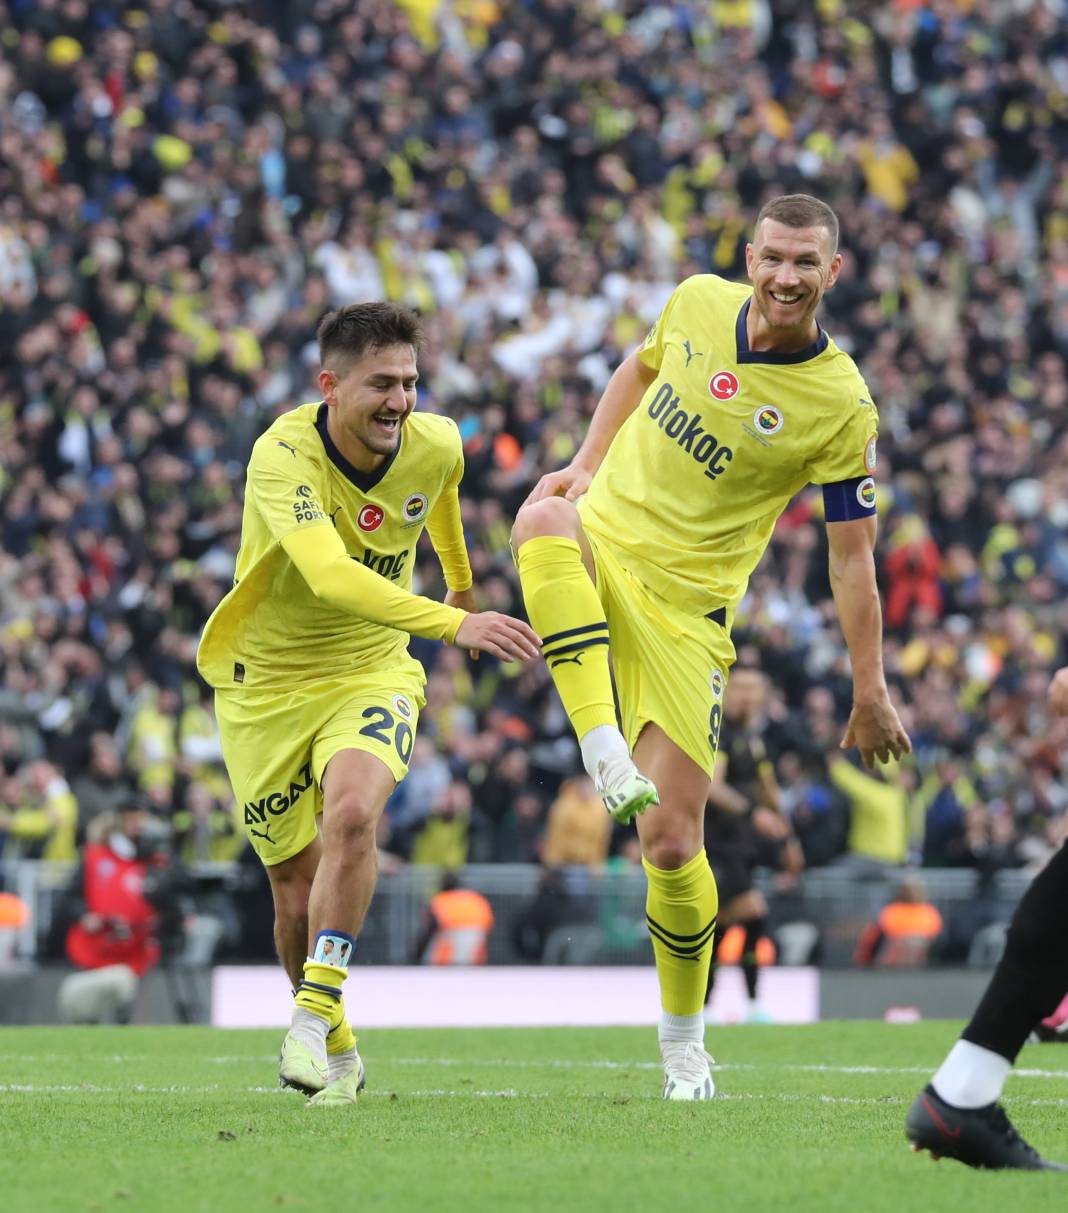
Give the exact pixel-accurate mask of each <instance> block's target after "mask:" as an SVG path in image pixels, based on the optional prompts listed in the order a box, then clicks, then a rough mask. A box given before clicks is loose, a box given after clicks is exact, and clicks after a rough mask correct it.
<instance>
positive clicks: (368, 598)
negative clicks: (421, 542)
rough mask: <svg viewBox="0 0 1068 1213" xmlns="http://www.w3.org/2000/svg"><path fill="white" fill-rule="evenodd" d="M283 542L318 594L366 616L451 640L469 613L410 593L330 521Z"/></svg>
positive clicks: (404, 629)
mask: <svg viewBox="0 0 1068 1213" xmlns="http://www.w3.org/2000/svg"><path fill="white" fill-rule="evenodd" d="M282 547H283V548H285V551H286V555H287V556H288V557H289V558H290V560H292V561H293V563H294V564H295V565H296V567H297V571H298V572H299V573H300V575H301V576H302V577H303V578H304V580H305V581H306V582H307V583H308V585H309V587H310V588H311V591H312V593H313V594H314V595H315V596H316V598H319V599H322V601H323V602H328V603H329V604H330V605H331V606H335V607H338V608H339V609H340V610H343V611H350V612H351V613H352V614H353V615H358V616H359V617H360V618H361V619H369V620H370V621H371V622H372V623H381V624H384V625H385V626H386V627H389V628H396V629H397V630H398V631H401V632H408V633H409V635H412V636H424V637H426V638H427V639H428V640H444V641H445V642H446V643H448V644H452V643H453V641H454V640H455V639H456V634H457V631H458V630H459V628H460V625H461V624H462V623H463V621H464V619H465V618H466V615H465V614H464V612H463V611H462V610H459V609H457V608H456V607H452V606H448V605H446V604H445V603H443V602H434V601H433V599H430V598H423V597H421V596H420V595H418V594H410V593H409V592H408V591H407V590H404V589H402V588H401V587H400V586H399V585H394V583H393V582H392V581H387V580H386V579H385V577H380V576H379V575H378V574H377V573H375V572H374V571H373V570H371V569H369V568H368V567H367V566H366V565H364V564H362V563H361V562H360V561H359V560H353V559H352V557H351V556H350V555H349V554H348V552H347V551H346V550H345V544H344V543H343V542H342V540H341V536H340V535H339V534H338V533H337V531H335V530H334V528H333V527H332V526H331V525H330V524H329V523H326V524H325V525H319V526H311V527H307V528H306V529H302V530H299V531H292V532H290V534H288V535H286V536H285V537H284V538H283V539H282Z"/></svg>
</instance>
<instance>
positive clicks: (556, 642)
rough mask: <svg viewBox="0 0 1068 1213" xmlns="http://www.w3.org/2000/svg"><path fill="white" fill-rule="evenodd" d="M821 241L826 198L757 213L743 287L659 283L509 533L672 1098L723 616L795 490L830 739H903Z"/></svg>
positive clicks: (724, 670)
mask: <svg viewBox="0 0 1068 1213" xmlns="http://www.w3.org/2000/svg"><path fill="white" fill-rule="evenodd" d="M837 249H838V220H837V218H836V216H835V214H834V212H833V211H832V210H831V209H830V208H829V207H828V206H826V205H825V204H824V203H823V202H820V201H819V200H818V199H815V198H811V197H809V196H807V195H798V194H795V195H788V196H785V197H780V198H776V199H774V200H773V201H771V202H770V203H768V205H766V206H765V207H764V208H763V210H762V211H761V213H760V215H759V217H758V219H757V224H756V229H755V231H754V235H753V241H752V243H751V244H749V245H748V246H747V248H746V263H747V265H748V269H749V278H750V284H749V285H738V284H735V283H731V282H726V281H724V280H723V279H721V278H717V277H715V276H714V275H711V274H702V275H697V276H695V277H693V278H689V279H687V280H686V281H685V282H683V283H682V284H681V285H680V286H679V287H677V288H676V290H675V292H674V293H673V294H672V296H671V298H670V299H669V300H668V302H667V304H666V306H665V307H664V310H663V312H662V313H661V315H660V318H659V320H658V321H657V323H656V325H655V326H654V327H653V330H652V332H651V333H650V334H649V336H648V338H647V339H646V341H645V343H644V344H643V345H642V347H641V348H640V349H639V350H637V351H636V352H635V353H633V354H631V355H630V357H628V358H626V359H625V360H624V361H623V363H622V364H621V365H620V366H619V367H618V369H617V370H616V372H615V373H614V374H613V376H612V378H611V380H610V381H609V383H608V385H607V387H606V388H605V391H604V394H603V395H602V397H601V400H600V402H599V404H598V406H597V410H596V412H595V413H594V417H593V421H592V422H591V424H590V429H589V432H588V433H587V435H586V438H585V440H584V441H583V443H582V445H581V447H580V448H579V450H578V453H577V454H576V455H575V458H574V459H573V460H572V462H571V463H570V464H569V465H568V466H567V467H566V468H564V469H563V470H562V471H559V472H554V473H551V474H550V475H547V476H544V477H542V479H541V480H540V481H539V482H538V484H537V486H536V487H535V489H534V491H533V492H532V493H531V495H530V497H529V498H528V499H527V501H526V502H525V503H524V505H523V507H522V508H521V510H520V511H519V515H518V517H517V518H516V522H515V527H514V529H513V533H512V540H513V548H514V550H515V552H516V558H517V563H518V566H519V575H520V579H521V581H522V583H523V593H524V597H525V599H526V605H527V612H528V614H529V617H530V621H531V624H532V625H533V627H534V628H535V630H536V631H537V632H538V633H539V635H540V636H541V638H542V652H543V654H544V656H545V659H546V661H547V662H548V664H549V668H550V671H551V672H552V675H553V680H554V682H555V683H556V687H557V690H558V691H559V693H560V697H561V699H562V700H563V703H564V707H565V708H566V709H567V712H568V715H569V717H570V719H571V722H572V724H573V726H574V728H575V732H576V735H577V736H578V739H579V745H580V748H581V751H582V760H583V764H584V765H585V767H586V770H587V771H588V772H589V774H590V776H591V777H592V778H593V780H594V782H595V783H596V785H597V788H598V790H599V792H600V794H601V797H602V799H603V800H604V803H605V807H606V808H607V809H608V811H609V812H610V813H611V814H612V815H613V816H614V817H616V818H617V819H618V820H620V821H623V822H627V821H630V820H632V819H635V818H637V826H638V834H639V837H640V839H641V844H642V854H643V862H644V866H645V870H646V874H647V877H648V882H649V889H648V898H647V902H646V912H647V922H648V927H649V932H650V935H651V936H652V941H653V951H654V953H655V955H656V966H657V974H658V977H659V982H660V993H661V1007H662V1013H661V1022H660V1029H659V1037H660V1050H661V1056H662V1059H663V1063H664V1075H665V1077H664V1095H665V1097H666V1098H671V1099H705V1098H710V1097H711V1096H712V1095H713V1093H714V1090H715V1088H714V1085H713V1082H712V1077H711V1073H710V1070H709V1064H708V1063H709V1062H710V1060H711V1058H710V1057H709V1056H708V1054H707V1053H706V1052H705V1050H704V1024H703V1019H702V1014H701V1009H702V1004H703V1000H704V994H705V982H706V978H707V974H708V962H709V955H710V951H711V946H712V938H713V933H714V930H715V925H716V911H717V906H718V898H717V893H716V884H715V880H714V878H713V876H712V872H711V869H710V868H709V865H708V860H707V858H706V856H705V853H704V849H703V846H702V820H703V811H704V806H705V801H706V799H707V796H708V791H709V785H710V781H711V775H712V770H713V765H714V762H715V754H716V744H717V738H718V734H719V726H720V720H721V718H722V703H723V691H724V688H725V686H726V682H727V674H728V671H729V669H730V666H731V663H732V661H733V660H734V648H733V646H732V644H731V639H730V633H731V624H732V622H733V620H734V614H735V611H736V609H737V606H738V603H739V601H740V600H741V598H742V596H743V595H744V593H745V589H746V584H747V582H748V579H749V575H750V574H751V573H752V571H753V569H754V568H755V567H756V564H757V562H758V561H759V559H760V557H761V555H762V553H763V551H764V549H765V547H766V546H767V544H768V540H769V539H770V537H771V533H772V529H773V527H774V525H775V521H776V519H777V518H778V517H779V515H780V514H781V513H782V511H783V509H784V508H785V507H786V505H787V503H788V502H789V500H790V498H791V497H792V496H793V495H794V494H795V493H796V492H797V491H798V490H799V489H801V488H802V487H804V486H805V485H806V484H808V483H810V482H814V483H817V484H821V485H823V495H824V503H825V513H826V519H827V533H828V539H829V544H830V577H831V587H832V590H833V593H834V600H835V604H836V607H837V610H838V617H839V620H840V622H841V626H842V631H843V632H844V634H845V639H846V643H847V644H848V647H849V652H850V657H851V660H852V666H853V682H854V706H853V711H852V714H851V716H850V720H849V725H848V728H847V730H846V734H845V737H844V739H843V745H850V746H851V745H854V744H856V745H857V746H858V747H859V748H860V752H861V754H862V755H863V758H864V761H865V762H866V763H868V765H869V766H870V765H871V764H872V763H873V762H874V760H875V759H876V758H879V759H880V760H883V761H885V760H887V759H888V758H889V757H890V755H894V756H895V757H897V756H899V755H901V754H902V753H904V752H905V751H907V750H908V749H909V748H910V746H909V740H908V738H907V736H906V735H905V732H904V730H903V729H902V727H901V723H900V721H899V720H898V717H897V713H896V712H895V710H894V708H893V706H892V705H891V703H890V699H889V696H888V694H887V688H886V682H885V680H884V677H883V665H882V616H881V612H880V607H879V595H878V591H877V589H876V582H875V564H874V560H873V557H872V551H873V547H874V543H875V481H874V479H873V473H874V471H875V447H876V429H877V415H876V411H875V406H874V405H873V403H872V401H871V393H870V392H869V391H868V389H867V387H866V386H865V384H864V381H863V379H862V378H861V377H860V374H859V372H858V371H857V368H856V366H855V365H854V363H853V361H852V359H851V358H849V357H848V355H846V354H845V353H843V352H842V351H840V350H838V349H837V348H836V347H835V345H834V343H833V342H832V341H831V340H830V339H829V337H828V336H827V334H826V333H825V332H824V331H823V329H822V328H821V327H820V325H819V323H818V321H817V319H816V310H817V308H818V306H819V302H820V299H821V298H822V296H823V292H824V291H825V290H827V289H828V288H829V287H832V286H833V285H834V282H835V280H836V278H837V277H838V272H839V268H840V266H841V257H840V256H839V254H838V251H837ZM609 652H611V658H612V667H613V670H614V674H615V684H616V691H617V692H618V699H619V714H620V718H621V720H622V730H620V729H619V728H617V725H616V706H615V702H614V699H613V691H612V683H611V675H610V672H609Z"/></svg>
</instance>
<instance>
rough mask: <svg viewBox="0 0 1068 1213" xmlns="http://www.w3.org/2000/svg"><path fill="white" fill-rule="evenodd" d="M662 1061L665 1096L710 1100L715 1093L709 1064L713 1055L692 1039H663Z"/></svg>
mask: <svg viewBox="0 0 1068 1213" xmlns="http://www.w3.org/2000/svg"><path fill="white" fill-rule="evenodd" d="M660 1057H661V1059H662V1060H663V1062H664V1098H665V1099H711V1098H712V1096H713V1095H715V1093H716V1084H715V1083H714V1082H713V1081H712V1071H711V1070H710V1069H709V1063H710V1062H714V1061H715V1058H714V1057H712V1056H711V1055H710V1054H709V1053H706V1052H705V1048H704V1045H702V1044H699V1043H698V1042H697V1041H696V1040H665V1041H662V1042H661V1045H660Z"/></svg>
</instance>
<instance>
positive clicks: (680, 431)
mask: <svg viewBox="0 0 1068 1213" xmlns="http://www.w3.org/2000/svg"><path fill="white" fill-rule="evenodd" d="M648 413H649V416H650V417H651V418H652V419H653V420H654V421H655V422H656V423H657V425H658V426H659V427H660V429H662V430H663V431H664V433H665V434H667V436H668V437H669V438H671V439H672V440H673V441H674V442H676V443H678V445H679V446H680V447H682V449H683V450H684V451H686V453H687V454H688V455H690V457H691V458H692V459H694V460H696V462H697V463H699V464H701V465H702V470H703V472H704V475H706V476H707V477H708V478H709V480H715V479H716V477H717V476H719V475H721V474H722V473H723V472H725V471H726V470H727V464H728V463H730V461H731V460H732V459H733V458H734V452H733V451H732V450H731V448H730V447H729V446H724V445H723V444H722V443H721V442H720V441H719V439H718V438H717V437H716V436H715V435H714V434H710V433H708V431H707V430H706V429H705V428H704V426H703V425H702V424H701V422H702V420H703V418H702V416H701V414H700V413H694V414H693V415H692V416H691V415H690V414H689V413H687V412H686V410H685V409H681V408H679V395H678V393H677V392H676V391H675V389H674V388H673V387H672V386H671V384H670V383H662V384H661V385H660V387H659V388H657V391H656V395H655V396H654V397H653V398H652V400H650V401H649V406H648Z"/></svg>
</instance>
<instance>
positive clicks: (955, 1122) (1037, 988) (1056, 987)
mask: <svg viewBox="0 0 1068 1213" xmlns="http://www.w3.org/2000/svg"><path fill="white" fill-rule="evenodd" d="M1066 911H1068V845H1066V846H1062V847H1061V849H1060V850H1059V851H1058V852H1057V854H1056V855H1054V856H1053V858H1052V859H1051V860H1050V861H1049V863H1048V864H1047V865H1046V867H1045V868H1043V870H1042V871H1041V872H1040V873H1039V874H1038V875H1037V876H1036V877H1035V879H1034V881H1033V883H1032V884H1031V887H1030V888H1029V889H1028V890H1027V892H1026V893H1025V894H1024V895H1023V898H1022V900H1021V901H1020V904H1019V905H1018V906H1017V907H1016V913H1015V914H1014V915H1013V918H1012V922H1011V924H1010V926H1009V932H1008V938H1007V940H1006V943H1005V954H1004V956H1002V958H1001V960H1000V961H999V963H998V966H997V968H996V969H995V970H994V975H993V977H992V978H991V979H990V984H989V986H987V988H986V993H985V994H984V995H983V997H982V999H981V1001H980V1003H979V1006H978V1007H977V1008H976V1011H975V1014H974V1015H973V1016H972V1018H971V1020H970V1022H969V1023H968V1025H967V1027H966V1028H965V1029H964V1031H963V1033H962V1034H961V1038H960V1040H958V1041H957V1043H956V1044H955V1045H954V1046H953V1048H952V1049H951V1050H950V1052H949V1055H948V1056H947V1057H946V1059H945V1061H944V1062H943V1063H942V1065H941V1066H940V1067H939V1069H938V1071H937V1072H936V1073H935V1075H934V1077H933V1078H932V1079H931V1082H930V1083H929V1084H928V1085H927V1086H926V1087H925V1088H924V1090H922V1091H921V1092H920V1094H919V1095H918V1096H917V1097H916V1100H915V1102H914V1103H913V1105H912V1107H911V1108H910V1109H909V1113H908V1117H907V1119H906V1122H905V1134H906V1136H907V1137H908V1139H909V1140H910V1141H911V1142H912V1144H913V1147H914V1148H915V1149H924V1150H930V1152H931V1153H932V1154H933V1155H935V1156H938V1157H949V1158H957V1159H959V1160H960V1161H961V1162H964V1163H967V1164H968V1165H969V1166H972V1167H985V1168H991V1169H1013V1170H1023V1171H1047V1170H1050V1171H1068V1167H1065V1166H1062V1165H1060V1164H1058V1163H1051V1162H1049V1161H1047V1160H1046V1159H1044V1158H1042V1157H1041V1156H1040V1155H1039V1154H1038V1153H1037V1151H1035V1150H1034V1149H1033V1148H1032V1147H1031V1146H1030V1145H1028V1143H1027V1142H1026V1141H1024V1139H1023V1138H1022V1137H1021V1136H1020V1135H1019V1133H1017V1131H1016V1129H1015V1128H1014V1126H1013V1124H1012V1122H1011V1121H1010V1120H1009V1118H1008V1116H1007V1115H1006V1113H1005V1110H1004V1109H1003V1108H1002V1106H1001V1104H1000V1103H999V1102H998V1101H999V1100H1000V1098H1001V1091H1002V1088H1003V1087H1004V1085H1005V1079H1006V1078H1008V1076H1009V1073H1010V1071H1011V1070H1012V1066H1013V1063H1014V1062H1015V1060H1016V1057H1017V1054H1018V1053H1019V1052H1020V1050H1021V1049H1022V1048H1023V1046H1024V1043H1025V1042H1026V1040H1027V1037H1028V1036H1029V1035H1030V1033H1031V1030H1032V1029H1033V1028H1034V1026H1035V1024H1037V1023H1038V1022H1039V1021H1040V1020H1042V1019H1043V1018H1044V1017H1045V1016H1046V1015H1048V1014H1049V1013H1050V1012H1051V1011H1052V1010H1053V1009H1054V1008H1055V1007H1056V1006H1057V1003H1058V1001H1059V1000H1060V999H1061V998H1062V997H1063V996H1064V991H1065V989H1068V935H1066V934H1065V931H1064V919H1065V913H1066Z"/></svg>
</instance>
